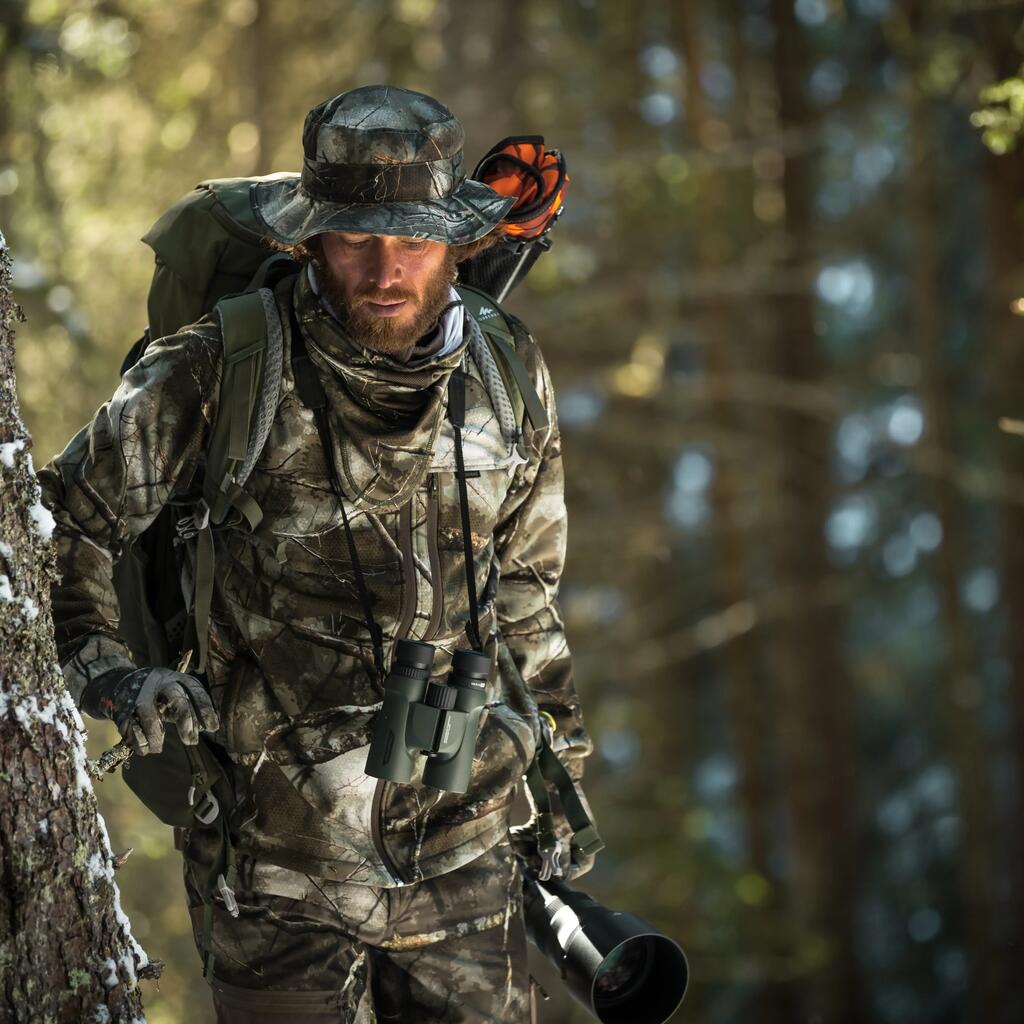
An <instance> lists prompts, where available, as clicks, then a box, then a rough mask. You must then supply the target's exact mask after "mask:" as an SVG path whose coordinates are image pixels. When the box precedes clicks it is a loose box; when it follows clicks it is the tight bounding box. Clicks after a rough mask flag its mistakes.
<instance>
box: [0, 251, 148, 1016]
mask: <svg viewBox="0 0 1024 1024" xmlns="http://www.w3.org/2000/svg"><path fill="white" fill-rule="evenodd" d="M10 263H11V261H10V256H9V254H8V250H7V247H6V242H5V241H4V240H3V236H2V235H0V778H2V780H3V784H2V785H0V1021H4V1022H6V1021H11V1022H21V1021H38V1022H40V1024H49V1022H63V1021H68V1022H76V1024H78V1022H82V1021H97V1022H111V1021H112V1022H122V1021H123V1022H129V1021H131V1022H136V1021H141V1020H144V1018H143V1011H142V1000H141V996H140V992H139V985H138V979H139V977H140V973H143V972H145V971H147V970H148V971H149V972H150V973H151V974H152V972H153V971H154V967H155V965H153V964H150V962H149V959H148V957H147V956H146V954H145V953H144V952H143V950H142V949H141V948H140V947H139V945H138V943H136V942H135V940H134V939H133V938H132V935H131V932H130V930H129V926H128V919H127V918H126V917H125V915H124V913H123V912H122V911H121V907H120V903H119V898H118V890H117V885H116V883H115V881H114V862H113V857H112V854H111V851H110V843H109V839H108V837H107V832H106V828H105V827H104V824H103V820H102V819H101V818H100V816H99V813H98V810H97V807H96V798H95V796H94V794H93V790H92V784H91V783H90V781H89V776H88V774H87V770H86V758H85V746H84V726H83V725H82V720H81V718H80V716H79V714H78V711H77V709H76V708H75V706H74V704H73V703H72V701H71V698H70V697H69V695H68V693H67V691H66V690H65V688H64V683H63V680H62V678H61V675H60V670H59V668H58V666H57V654H56V648H55V646H54V639H53V619H52V616H51V612H50V594H49V591H50V584H51V582H52V581H53V579H54V578H55V575H56V562H55V557H54V551H53V547H52V545H51V543H50V541H49V537H50V533H51V531H52V528H53V520H52V518H51V517H50V515H49V513H48V512H47V511H46V509H45V508H44V507H43V506H42V505H41V504H40V500H39V498H40V496H39V487H38V484H37V483H36V479H35V473H34V471H33V468H32V460H31V457H30V454H29V449H30V445H31V441H30V438H29V437H28V435H27V433H26V431H25V427H24V424H23V423H22V421H21V417H20V413H19V410H18V403H17V394H16V391H15V380H14V344H13V327H14V323H15V321H16V320H18V319H19V317H20V311H19V310H18V308H17V306H15V304H14V302H13V300H12V298H11V294H10ZM57 386H60V385H57Z"/></svg>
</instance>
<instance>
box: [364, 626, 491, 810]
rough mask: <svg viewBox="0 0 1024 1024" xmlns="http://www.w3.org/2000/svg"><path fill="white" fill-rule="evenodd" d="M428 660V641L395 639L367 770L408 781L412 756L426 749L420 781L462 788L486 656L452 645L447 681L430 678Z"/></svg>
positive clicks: (479, 705)
mask: <svg viewBox="0 0 1024 1024" xmlns="http://www.w3.org/2000/svg"><path fill="white" fill-rule="evenodd" d="M433 664H434V646H433V644H426V643H421V642H419V641H418V640H399V641H398V643H397V644H396V645H395V660H394V664H393V665H392V666H391V671H390V672H389V673H388V677H387V679H385V680H384V704H383V706H382V707H381V709H380V711H379V712H378V713H377V717H376V719H375V720H374V723H373V738H372V739H371V741H370V750H369V753H368V754H367V755H366V774H367V775H372V776H373V777H374V778H375V779H387V780H388V781H389V782H409V781H410V779H411V778H412V772H413V767H414V764H415V759H416V757H417V756H418V755H419V754H425V755H426V758H427V761H426V764H425V765H424V767H423V783H424V785H427V786H433V787H434V788H435V789H446V790H449V791H450V792H452V793H465V792H466V790H467V789H468V788H469V773H470V770H471V769H472V767H473V754H474V752H475V749H476V734H477V729H478V727H479V724H480V713H481V712H482V711H483V707H484V701H485V700H486V692H485V691H486V687H487V673H488V672H489V671H490V667H491V659H490V658H489V657H488V656H487V655H486V654H481V653H479V652H478V651H456V652H455V654H454V656H453V657H452V670H451V674H450V675H449V676H448V681H447V682H430V669H431V666H432V665H433Z"/></svg>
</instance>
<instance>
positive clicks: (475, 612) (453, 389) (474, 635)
mask: <svg viewBox="0 0 1024 1024" xmlns="http://www.w3.org/2000/svg"><path fill="white" fill-rule="evenodd" d="M448 418H449V419H450V420H451V421H452V431H453V433H454V435H455V479H456V480H457V481H458V484H459V512H460V514H461V516H462V555H463V561H464V562H465V564H466V593H467V594H468V595H469V642H470V643H471V644H472V645H473V650H474V651H482V650H483V644H482V643H481V641H480V612H479V609H478V607H477V597H476V572H475V568H474V567H475V563H474V560H473V534H472V531H471V530H470V524H469V494H468V490H467V487H466V460H465V458H464V456H463V452H462V428H463V427H464V426H465V425H466V375H465V373H463V371H462V370H455V371H454V372H453V373H452V375H451V377H449V378H448Z"/></svg>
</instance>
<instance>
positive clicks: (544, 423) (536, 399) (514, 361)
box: [480, 324, 550, 430]
mask: <svg viewBox="0 0 1024 1024" xmlns="http://www.w3.org/2000/svg"><path fill="white" fill-rule="evenodd" d="M480 329H481V330H482V331H484V332H485V333H487V334H489V335H490V336H491V341H492V342H493V343H494V351H495V352H497V353H498V355H499V356H500V357H501V359H502V361H503V362H504V363H505V365H506V366H507V367H508V370H509V372H510V373H511V374H512V376H513V377H514V378H515V382H516V387H517V388H518V389H519V394H520V395H521V396H522V398H523V406H524V407H525V409H526V415H527V416H528V417H529V420H530V423H531V424H532V426H533V429H534V430H544V429H546V428H547V427H548V426H549V425H550V422H549V420H548V414H547V413H546V412H545V411H544V403H543V402H541V400H540V396H539V395H538V394H537V391H536V389H535V388H534V386H533V381H532V380H530V374H529V373H528V372H527V370H526V366H525V365H524V363H523V361H522V359H520V358H519V353H518V352H516V349H515V345H513V344H512V343H511V341H510V340H506V339H508V335H505V336H504V337H502V335H501V334H498V333H496V332H495V331H494V329H493V328H492V327H491V326H489V325H487V324H481V325H480ZM502 333H504V332H502Z"/></svg>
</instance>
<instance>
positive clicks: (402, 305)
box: [320, 231, 455, 356]
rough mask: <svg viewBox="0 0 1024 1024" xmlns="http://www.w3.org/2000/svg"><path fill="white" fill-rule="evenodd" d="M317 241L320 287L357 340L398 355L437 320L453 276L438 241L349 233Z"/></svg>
mask: <svg viewBox="0 0 1024 1024" xmlns="http://www.w3.org/2000/svg"><path fill="white" fill-rule="evenodd" d="M320 241H321V245H322V249H323V255H324V264H325V266H324V268H323V269H324V273H323V275H322V277H324V278H326V280H323V281H322V282H321V286H322V289H323V291H324V293H325V294H326V297H327V300H328V301H329V302H330V303H331V306H332V307H333V308H334V309H335V311H336V312H337V313H338V314H339V316H340V317H341V319H342V320H343V322H344V323H345V326H346V327H347V329H348V330H349V332H350V333H351V335H352V337H353V339H354V340H355V341H357V342H359V344H361V345H363V346H364V347H366V348H369V349H374V350H376V351H378V352H386V353H388V354H391V355H399V356H401V355H403V354H405V353H407V352H409V350H411V349H412V347H413V346H414V345H415V344H416V342H417V341H418V340H419V339H420V338H422V337H423V336H424V335H425V334H426V333H427V332H428V331H430V330H431V329H432V328H433V327H434V325H435V324H436V323H437V319H438V316H439V315H440V313H441V310H442V309H444V307H445V306H446V305H447V304H448V302H449V295H448V289H449V287H450V286H451V284H452V282H453V280H454V279H455V258H454V256H453V254H452V252H451V250H450V249H449V247H448V246H447V245H445V244H444V243H443V242H433V241H429V240H426V239H417V238H404V237H400V236H395V235H365V234H357V233H355V232H349V231H330V232H327V233H325V234H323V235H321V236H320Z"/></svg>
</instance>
